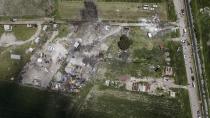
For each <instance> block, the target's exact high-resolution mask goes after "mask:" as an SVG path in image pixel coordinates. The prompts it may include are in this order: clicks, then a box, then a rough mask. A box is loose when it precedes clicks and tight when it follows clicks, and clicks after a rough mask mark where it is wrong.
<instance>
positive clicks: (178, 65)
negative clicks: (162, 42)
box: [166, 41, 187, 85]
mask: <svg viewBox="0 0 210 118" xmlns="http://www.w3.org/2000/svg"><path fill="white" fill-rule="evenodd" d="M166 46H167V47H168V48H169V53H170V58H171V65H172V67H173V69H174V72H175V83H176V84H179V85H187V76H186V69H185V64H184V57H183V53H182V48H181V44H180V43H179V42H173V41H169V42H167V43H166ZM178 48H179V51H177V50H178Z"/></svg>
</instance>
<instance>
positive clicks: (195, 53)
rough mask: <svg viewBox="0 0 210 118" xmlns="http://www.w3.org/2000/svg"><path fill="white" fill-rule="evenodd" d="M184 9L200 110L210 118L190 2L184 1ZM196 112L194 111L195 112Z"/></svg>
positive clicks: (205, 116)
mask: <svg viewBox="0 0 210 118" xmlns="http://www.w3.org/2000/svg"><path fill="white" fill-rule="evenodd" d="M184 8H185V13H186V16H187V24H188V27H187V28H188V29H189V33H190V38H191V42H192V45H191V49H192V56H193V60H194V69H195V71H194V73H195V78H196V80H197V86H198V89H197V90H198V91H197V92H198V94H199V99H200V101H201V104H200V108H201V113H202V117H203V118H208V91H207V86H206V82H205V78H204V76H203V75H204V74H203V69H204V67H202V66H203V65H202V63H201V59H200V56H199V47H198V44H197V39H196V35H195V31H194V25H193V16H192V12H191V6H190V2H189V0H184ZM193 112H194V111H193Z"/></svg>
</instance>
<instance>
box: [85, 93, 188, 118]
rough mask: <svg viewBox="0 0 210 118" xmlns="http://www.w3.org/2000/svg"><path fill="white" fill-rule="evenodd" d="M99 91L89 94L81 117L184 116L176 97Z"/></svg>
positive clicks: (154, 117) (168, 117) (159, 117)
mask: <svg viewBox="0 0 210 118" xmlns="http://www.w3.org/2000/svg"><path fill="white" fill-rule="evenodd" d="M100 91H101V90H100ZM101 92H103V94H99V95H98V94H97V92H94V93H93V94H91V95H92V97H91V98H90V99H89V100H88V101H87V105H86V106H85V107H84V109H83V110H82V112H81V117H82V118H96V117H99V116H100V118H185V117H183V116H185V115H184V111H181V110H182V109H181V105H180V103H179V102H178V100H177V99H171V98H167V97H161V96H151V95H147V94H143V93H133V92H125V91H124V92H123V91H118V90H113V89H109V90H107V89H105V90H104V91H101ZM112 92H113V93H112ZM112 94H115V95H112ZM180 116H181V117H180ZM186 118H187V117H186Z"/></svg>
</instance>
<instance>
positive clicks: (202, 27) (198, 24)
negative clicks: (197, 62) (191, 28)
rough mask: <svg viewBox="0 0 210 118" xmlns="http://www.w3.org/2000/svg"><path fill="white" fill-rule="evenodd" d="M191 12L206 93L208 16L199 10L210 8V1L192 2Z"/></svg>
mask: <svg viewBox="0 0 210 118" xmlns="http://www.w3.org/2000/svg"><path fill="white" fill-rule="evenodd" d="M191 6H192V12H193V16H194V25H195V33H196V37H197V40H198V43H199V44H200V48H201V58H202V62H203V63H204V65H205V73H204V75H206V78H205V79H206V80H207V85H208V86H207V87H208V91H210V63H209V62H210V46H209V45H207V42H208V41H209V39H210V35H209V32H210V28H209V26H210V16H209V15H207V14H202V13H201V12H200V8H204V7H207V6H208V7H210V1H208V0H202V1H198V0H193V1H192V2H191Z"/></svg>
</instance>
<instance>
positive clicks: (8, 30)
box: [4, 25, 12, 32]
mask: <svg viewBox="0 0 210 118" xmlns="http://www.w3.org/2000/svg"><path fill="white" fill-rule="evenodd" d="M4 31H6V32H11V31H12V26H11V25H4Z"/></svg>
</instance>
